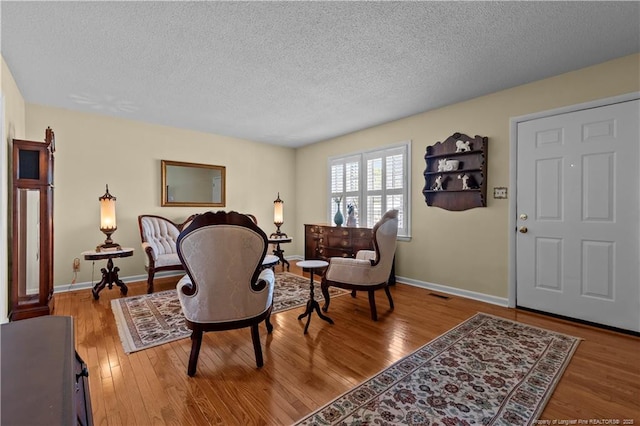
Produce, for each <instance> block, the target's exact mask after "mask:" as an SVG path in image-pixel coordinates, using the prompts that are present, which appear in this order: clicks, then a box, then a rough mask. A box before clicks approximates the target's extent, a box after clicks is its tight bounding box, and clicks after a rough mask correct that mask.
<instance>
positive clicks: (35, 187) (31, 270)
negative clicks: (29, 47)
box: [9, 128, 55, 321]
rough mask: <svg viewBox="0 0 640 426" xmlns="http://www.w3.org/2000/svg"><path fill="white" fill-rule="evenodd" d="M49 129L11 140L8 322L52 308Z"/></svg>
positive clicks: (52, 147) (52, 144) (52, 146)
mask: <svg viewBox="0 0 640 426" xmlns="http://www.w3.org/2000/svg"><path fill="white" fill-rule="evenodd" d="M54 151H55V140H54V134H53V131H52V130H51V129H50V128H47V130H46V131H45V141H44V142H37V141H27V140H19V139H14V140H13V157H12V158H13V172H12V203H13V204H12V211H11V216H12V222H11V224H12V230H11V235H12V240H11V286H10V288H11V295H10V299H11V310H10V312H9V319H10V320H11V321H15V320H21V319H25V318H31V317H36V316H40V315H49V314H51V313H52V312H53V153H54Z"/></svg>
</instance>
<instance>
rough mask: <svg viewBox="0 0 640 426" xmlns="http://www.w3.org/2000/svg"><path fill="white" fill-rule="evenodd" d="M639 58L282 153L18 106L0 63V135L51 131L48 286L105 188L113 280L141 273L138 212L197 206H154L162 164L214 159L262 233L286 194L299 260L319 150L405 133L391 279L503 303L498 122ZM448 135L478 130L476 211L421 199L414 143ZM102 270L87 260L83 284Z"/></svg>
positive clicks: (572, 98)
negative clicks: (403, 221)
mask: <svg viewBox="0 0 640 426" xmlns="http://www.w3.org/2000/svg"><path fill="white" fill-rule="evenodd" d="M639 62H640V55H631V56H628V57H624V58H620V59H617V60H614V61H610V62H607V63H604V64H600V65H596V66H593V67H589V68H585V69H582V70H578V71H575V72H571V73H567V74H563V75H560V76H556V77H552V78H549V79H546V80H542V81H538V82H534V83H530V84H527V85H524V86H519V87H516V88H512V89H509V90H504V91H501V92H497V93H494V94H491V95H488V96H483V97H480V98H476V99H473V100H470V101H467V102H462V103H459V104H455V105H451V106H448V107H445V108H440V109H437V110H433V111H428V112H425V113H422V114H418V115H415V116H412V117H409V118H406V119H402V120H398V121H395V122H391V123H388V124H385V125H381V126H376V127H373V128H370V129H366V130H363V131H360V132H356V133H353V134H350V135H346V136H343V137H340V138H335V139H332V140H329V141H325V142H321V143H317V144H313V145H310V146H307V147H303V148H300V149H298V150H292V149H287V148H281V147H276V146H271V145H265V144H259V143H253V142H250V141H245V140H240V139H234V138H228V137H223V136H218V135H211V134H204V133H198V132H193V131H187V130H181V129H175V128H169V127H163V126H157V125H150V124H145V123H140V122H134V121H129V120H124V119H117V118H110V117H106V116H101V115H94V114H84V113H77V112H72V111H68V110H62V109H56V108H49V107H43V106H38V105H26V107H25V105H24V100H23V99H22V96H21V95H20V94H19V91H18V90H17V87H16V85H15V82H13V78H10V77H9V78H8V77H7V73H8V71H6V70H7V68H6V65H5V64H4V61H3V63H2V66H3V75H2V90H3V95H4V96H5V104H7V103H9V104H10V108H6V111H5V120H6V121H5V123H9V125H8V126H7V127H8V129H7V130H5V131H4V132H5V134H4V135H3V136H4V137H5V141H6V140H7V137H8V136H7V134H6V133H7V132H10V131H11V130H10V129H11V128H13V129H15V130H14V131H13V132H14V133H13V135H12V136H11V137H24V138H26V139H35V140H42V138H43V137H44V129H45V128H46V127H47V126H51V127H52V128H53V129H54V131H55V132H56V141H57V152H56V172H55V186H56V189H55V265H54V267H55V284H56V285H57V286H64V285H66V284H69V283H70V281H71V280H72V278H73V274H72V269H71V265H72V261H73V259H74V258H75V257H80V253H81V252H82V251H85V250H89V249H92V248H94V247H95V246H96V245H97V244H99V243H101V242H102V241H103V240H104V235H103V234H102V233H101V232H100V231H99V229H98V226H99V209H98V200H97V198H98V197H99V196H100V195H102V194H103V193H104V185H105V184H107V183H108V184H109V189H110V191H111V193H112V194H114V195H115V196H116V197H117V198H118V206H117V214H118V230H117V231H116V233H115V234H114V239H115V241H116V242H119V243H120V244H122V245H123V246H129V247H134V248H135V249H136V253H135V256H134V257H133V258H130V259H120V260H118V261H117V265H118V266H120V268H121V276H123V277H131V276H138V275H143V274H144V269H143V266H142V265H143V258H142V253H141V252H140V250H139V247H140V241H139V234H138V228H137V226H138V225H137V216H138V215H139V214H142V213H150V214H159V215H163V216H166V217H169V218H172V219H175V220H182V219H184V218H186V217H187V216H188V215H190V214H192V213H195V212H198V211H202V209H196V208H177V207H160V160H161V159H168V160H177V161H187V162H199V163H210V164H219V165H225V166H226V167H227V207H226V209H227V210H238V211H242V212H251V213H253V214H255V215H256V216H257V217H258V221H259V223H260V225H261V226H262V227H263V229H265V231H266V232H267V233H270V232H271V231H272V229H273V225H272V223H271V222H272V206H273V204H272V202H273V200H274V199H275V196H276V193H277V192H278V191H279V192H280V196H281V198H282V199H283V200H285V224H284V226H283V231H285V232H287V233H288V234H289V235H290V236H292V237H293V238H294V242H293V243H292V244H291V245H288V246H286V247H284V248H285V250H286V255H302V254H303V252H304V248H303V241H302V240H303V228H304V224H305V223H313V222H326V221H327V219H328V218H327V217H326V212H327V207H328V206H327V200H325V196H326V190H327V157H329V156H334V155H339V154H344V153H349V152H354V151H358V150H365V149H373V148H376V147H379V146H381V145H387V144H391V143H395V142H399V141H403V140H412V141H413V144H412V159H411V167H412V178H411V184H412V189H411V197H412V206H411V216H412V219H411V220H412V224H411V230H412V239H411V241H408V242H400V243H399V247H398V256H397V273H398V275H400V276H402V277H407V278H410V279H412V280H416V281H418V282H430V283H436V284H442V285H447V286H452V287H457V288H459V289H461V290H470V291H476V292H480V293H485V294H487V295H492V296H496V297H505V298H506V297H507V270H508V265H507V262H508V238H507V237H508V229H507V227H508V204H509V203H508V200H494V199H493V198H491V196H490V195H491V193H492V189H493V187H495V186H508V184H509V143H510V141H509V119H510V118H511V117H514V116H520V115H524V114H528V113H533V112H539V111H543V110H548V109H553V108H558V107H562V106H566V105H572V104H576V103H581V102H586V101H591V100H595V99H600V98H605V97H610V96H615V95H619V94H624V93H629V92H633V91H638V90H640V81H639V77H638V76H639V75H640V67H639ZM9 76H10V73H9ZM25 108H26V113H25ZM25 116H26V120H25ZM454 132H462V133H467V134H469V135H475V134H479V135H482V136H487V137H489V164H488V167H489V171H488V193H489V200H488V207H487V208H477V209H472V210H469V211H466V212H449V211H445V210H441V209H439V208H436V207H428V206H427V205H426V204H425V202H424V198H423V196H422V192H421V191H422V188H423V185H424V178H423V176H422V173H423V171H424V167H425V163H424V158H423V156H424V153H425V149H426V147H427V146H428V145H431V144H434V143H436V142H437V141H441V140H443V139H445V138H447V137H448V136H450V135H451V134H452V133H454ZM5 170H6V169H5ZM102 266H103V265H102V264H100V263H97V264H96V270H95V273H94V275H93V279H94V280H98V279H99V276H100V272H99V268H100V267H102ZM91 280H92V272H91V263H90V262H86V261H84V260H82V262H81V271H80V273H79V275H78V277H77V282H78V283H83V282H89V281H91ZM3 285H5V286H6V284H5V283H4V282H3ZM3 293H5V294H6V291H3Z"/></svg>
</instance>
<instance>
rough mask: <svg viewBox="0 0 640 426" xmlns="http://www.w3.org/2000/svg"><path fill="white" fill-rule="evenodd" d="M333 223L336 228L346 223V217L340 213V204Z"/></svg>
mask: <svg viewBox="0 0 640 426" xmlns="http://www.w3.org/2000/svg"><path fill="white" fill-rule="evenodd" d="M336 204H338V203H336ZM333 221H334V222H335V224H336V226H342V224H343V223H344V216H342V213H341V212H340V204H338V211H337V212H336V214H335V216H333Z"/></svg>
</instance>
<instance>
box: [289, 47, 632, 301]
mask: <svg viewBox="0 0 640 426" xmlns="http://www.w3.org/2000/svg"><path fill="white" fill-rule="evenodd" d="M639 62H640V55H637V54H636V55H631V56H627V57H623V58H619V59H617V60H613V61H609V62H606V63H603V64H600V65H596V66H592V67H589V68H585V69H582V70H578V71H575V72H570V73H567V74H563V75H559V76H556V77H552V78H549V79H545V80H541V81H537V82H534V83H530V84H526V85H523V86H519V87H515V88H512V89H508V90H504V91H500V92H497V93H494V94H490V95H487V96H483V97H479V98H476V99H472V100H470V101H467V102H461V103H458V104H455V105H451V106H447V107H444V108H440V109H437V110H432V111H427V112H425V113H422V114H418V115H415V116H412V117H409V118H405V119H402V120H397V121H394V122H391V123H387V124H385V125H381V126H377V127H373V128H370V129H366V130H363V131H360V132H356V133H353V134H349V135H346V136H343V137H339V138H335V139H332V140H329V141H325V142H322V143H317V144H314V145H310V146H307V147H304V148H301V149H299V150H297V152H296V168H297V172H296V173H297V181H298V186H297V197H296V199H297V200H298V205H297V218H298V223H297V225H296V229H301V228H302V227H303V225H304V223H313V222H327V221H328V218H327V217H326V211H327V199H326V197H325V196H323V195H325V194H326V193H327V157H330V156H335V155H339V154H346V153H350V152H354V151H357V150H367V149H373V148H375V147H378V146H380V145H386V144H390V143H395V142H399V141H402V140H409V139H410V140H412V141H413V143H412V159H411V168H412V173H411V175H412V177H411V185H412V186H411V197H412V203H411V221H412V223H411V233H412V239H411V241H409V242H399V244H398V253H397V256H396V267H397V270H396V272H397V274H398V275H400V276H402V277H407V278H411V279H413V280H417V281H421V282H427V283H435V284H441V285H446V286H451V287H456V288H458V289H461V290H468V291H474V292H480V293H484V294H487V295H492V296H496V297H502V298H506V297H507V296H508V291H507V287H508V276H507V273H508V232H509V230H508V214H509V201H508V200H495V199H493V198H492V194H493V187H496V186H505V187H508V186H509V144H510V139H509V131H510V127H509V120H510V118H511V117H515V116H520V115H525V114H529V113H534V112H539V111H544V110H549V109H554V108H559V107H562V106H567V105H573V104H577V103H581V102H587V101H591V100H596V99H601V98H606V97H611V96H615V95H620V94H624V93H629V92H634V91H638V90H640V77H639V76H640V67H639ZM455 132H461V133H466V134H468V135H470V136H474V135H481V136H487V137H488V138H489V149H488V152H489V154H488V157H489V160H488V172H487V173H488V189H487V193H488V194H487V195H488V198H489V199H488V204H487V207H486V208H476V209H471V210H467V211H464V212H450V211H446V210H442V209H440V208H437V207H428V206H427V205H426V203H425V201H424V197H423V196H422V189H423V186H424V177H423V172H424V169H425V161H424V154H425V150H426V147H427V146H428V145H432V144H434V143H436V142H438V141H442V140H444V139H446V138H447V137H449V136H450V135H451V134H453V133H455ZM311 194H313V195H311Z"/></svg>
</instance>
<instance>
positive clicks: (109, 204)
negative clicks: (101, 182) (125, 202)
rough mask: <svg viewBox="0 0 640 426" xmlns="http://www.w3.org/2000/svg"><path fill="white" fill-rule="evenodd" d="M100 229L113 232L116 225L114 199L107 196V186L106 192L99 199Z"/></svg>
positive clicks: (109, 195)
mask: <svg viewBox="0 0 640 426" xmlns="http://www.w3.org/2000/svg"><path fill="white" fill-rule="evenodd" d="M98 200H99V201H100V229H102V230H115V229H116V228H117V224H116V197H114V196H112V195H111V194H109V185H107V192H106V193H105V194H104V195H103V196H102V197H100V198H98Z"/></svg>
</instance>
